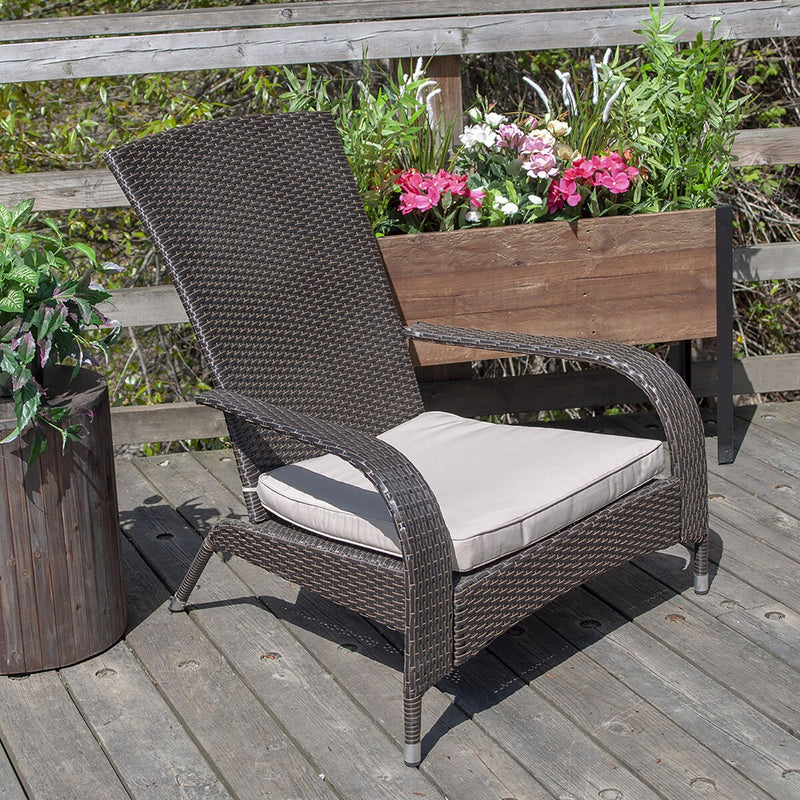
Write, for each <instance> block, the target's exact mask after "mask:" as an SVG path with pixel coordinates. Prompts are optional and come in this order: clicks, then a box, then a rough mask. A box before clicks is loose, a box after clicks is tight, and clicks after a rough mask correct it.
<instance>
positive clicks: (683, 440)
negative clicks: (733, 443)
mask: <svg viewBox="0 0 800 800" xmlns="http://www.w3.org/2000/svg"><path fill="white" fill-rule="evenodd" d="M405 333H406V335H407V336H408V337H409V338H411V339H417V340H422V341H428V342H438V343H440V344H449V345H461V346H464V347H469V348H475V349H480V350H495V351H501V352H504V353H516V354H519V355H539V356H546V357H556V358H567V359H570V360H573V361H581V362H585V363H592V364H599V365H601V366H605V367H608V368H609V369H613V370H614V371H615V372H619V373H621V374H622V375H624V376H626V377H627V378H628V379H629V380H630V381H631V382H632V383H634V384H635V385H636V386H638V387H639V388H640V389H642V390H643V391H644V393H645V394H646V395H647V398H648V400H650V402H651V403H652V404H653V406H654V408H655V410H656V413H657V414H658V416H659V418H660V420H661V423H662V424H663V426H664V431H665V433H666V437H667V443H668V444H669V448H670V459H671V466H672V474H673V475H674V476H675V477H676V478H677V479H678V480H679V481H680V483H681V488H682V498H683V500H682V503H683V505H682V523H681V524H682V539H683V540H684V541H699V540H700V539H702V538H703V537H704V536H705V534H706V530H707V527H708V489H707V472H706V458H705V436H704V433H703V421H702V418H701V417H700V412H699V410H698V408H697V403H696V401H695V399H694V397H693V396H692V394H691V392H690V391H689V388H688V387H687V386H686V384H685V383H684V381H683V380H682V379H681V378H680V376H679V375H678V374H677V373H676V372H675V370H673V369H672V368H671V367H670V366H668V365H667V364H665V363H664V362H663V361H662V360H661V359H659V358H657V357H656V356H654V355H653V354H652V353H648V352H647V351H646V350H640V349H639V348H636V347H631V346H630V345H624V344H619V343H617V342H603V341H596V340H593V339H568V338H563V337H550V336H531V335H528V334H522V333H503V332H496V331H480V330H473V329H470V328H456V327H451V326H447V325H434V324H432V323H428V322H417V323H414V324H413V325H410V326H408V327H406V328H405Z"/></svg>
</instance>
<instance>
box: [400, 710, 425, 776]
mask: <svg viewBox="0 0 800 800" xmlns="http://www.w3.org/2000/svg"><path fill="white" fill-rule="evenodd" d="M421 725H422V695H417V696H415V697H403V727H404V728H405V744H404V745H403V761H405V764H406V766H407V767H418V766H419V764H420V761H422V744H421V742H420V729H421Z"/></svg>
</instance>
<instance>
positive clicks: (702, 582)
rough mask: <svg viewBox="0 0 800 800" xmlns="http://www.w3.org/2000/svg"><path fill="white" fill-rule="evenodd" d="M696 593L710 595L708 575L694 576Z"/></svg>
mask: <svg viewBox="0 0 800 800" xmlns="http://www.w3.org/2000/svg"><path fill="white" fill-rule="evenodd" d="M694 593H695V594H708V575H695V576H694Z"/></svg>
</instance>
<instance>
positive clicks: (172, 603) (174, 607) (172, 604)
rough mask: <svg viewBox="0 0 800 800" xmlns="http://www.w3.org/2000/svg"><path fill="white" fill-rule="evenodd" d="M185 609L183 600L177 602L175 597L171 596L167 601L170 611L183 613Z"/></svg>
mask: <svg viewBox="0 0 800 800" xmlns="http://www.w3.org/2000/svg"><path fill="white" fill-rule="evenodd" d="M185 608H186V601H185V600H178V598H177V597H176V596H175V595H172V597H170V599H169V610H170V611H183V610H184V609H185Z"/></svg>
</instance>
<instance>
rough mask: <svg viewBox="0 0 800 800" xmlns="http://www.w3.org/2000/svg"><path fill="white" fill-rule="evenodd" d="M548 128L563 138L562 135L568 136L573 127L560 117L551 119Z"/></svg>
mask: <svg viewBox="0 0 800 800" xmlns="http://www.w3.org/2000/svg"><path fill="white" fill-rule="evenodd" d="M547 130H548V131H550V133H552V134H553V136H556V137H558V138H561V137H562V136H566V135H567V134H568V133H569V132H570V131H571V130H572V128H570V126H569V125H567V123H566V122H562V121H561V120H560V119H551V120H550V121H549V122H548V123H547Z"/></svg>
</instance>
